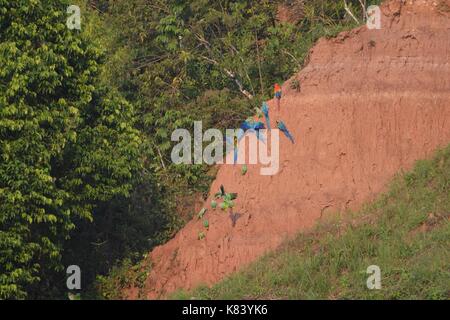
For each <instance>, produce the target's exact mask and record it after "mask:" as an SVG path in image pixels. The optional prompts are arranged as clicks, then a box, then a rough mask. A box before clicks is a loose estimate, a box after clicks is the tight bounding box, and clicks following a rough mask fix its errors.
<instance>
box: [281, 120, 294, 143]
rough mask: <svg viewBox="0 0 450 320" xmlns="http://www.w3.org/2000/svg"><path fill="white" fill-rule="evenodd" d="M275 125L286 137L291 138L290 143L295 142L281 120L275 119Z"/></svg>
mask: <svg viewBox="0 0 450 320" xmlns="http://www.w3.org/2000/svg"><path fill="white" fill-rule="evenodd" d="M277 127H278V129H280V131H281V132H283V133H284V135H285V136H286V137H288V138H289V140H291V142H292V143H295V142H294V138H293V137H292V135H291V133H290V132H289V130H288V129H287V127H286V125H285V124H284V122H283V121H277Z"/></svg>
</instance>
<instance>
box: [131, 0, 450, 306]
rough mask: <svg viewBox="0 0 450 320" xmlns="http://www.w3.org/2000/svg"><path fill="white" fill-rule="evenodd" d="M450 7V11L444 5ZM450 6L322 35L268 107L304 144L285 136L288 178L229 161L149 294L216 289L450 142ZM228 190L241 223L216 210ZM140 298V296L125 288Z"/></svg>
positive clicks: (156, 262) (392, 7)
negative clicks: (217, 197)
mask: <svg viewBox="0 0 450 320" xmlns="http://www.w3.org/2000/svg"><path fill="white" fill-rule="evenodd" d="M445 5H448V7H446V6H445ZM446 8H450V1H448V0H445V1H388V2H387V3H385V4H383V5H382V7H381V9H382V29H381V30H368V29H367V28H366V27H365V26H364V27H360V28H358V29H355V30H352V31H350V32H344V33H341V34H340V35H339V36H338V37H337V38H333V39H329V40H327V39H321V40H320V41H319V42H318V43H317V45H316V46H315V47H314V48H313V49H312V50H311V55H310V59H309V63H308V65H307V66H306V67H305V68H304V69H303V70H302V71H301V72H300V73H299V74H298V75H296V76H295V77H294V78H296V79H298V80H300V82H301V92H297V91H296V90H293V89H291V86H290V82H291V81H292V80H293V79H294V78H293V79H291V80H290V81H288V82H287V83H286V84H285V85H284V86H283V92H284V98H283V99H282V103H281V112H279V113H278V112H277V111H276V107H275V102H274V101H270V102H269V106H270V107H271V116H272V119H271V120H272V123H273V124H272V126H273V125H274V124H275V120H276V119H282V120H283V121H284V122H285V123H286V125H287V127H288V128H289V130H290V131H291V133H292V134H293V135H294V137H295V138H296V144H295V145H293V144H291V143H290V142H289V140H287V139H286V138H285V137H284V136H283V135H280V149H281V150H280V171H279V172H278V174H277V175H275V176H262V175H260V173H259V166H258V165H255V166H251V165H250V166H249V170H248V173H247V174H246V175H245V176H242V175H241V173H240V166H232V165H222V166H221V167H220V170H219V172H218V174H217V178H216V181H215V182H214V183H213V185H212V187H211V192H210V193H211V196H210V198H209V199H208V201H207V202H206V203H205V208H209V209H208V212H207V213H206V215H205V217H206V218H207V219H208V220H209V224H210V227H209V231H207V232H205V233H206V238H205V239H203V240H198V233H199V231H203V230H204V227H203V225H202V221H199V220H197V219H196V218H194V219H193V220H192V221H190V222H189V223H188V224H187V225H186V226H185V227H184V228H183V229H182V230H181V231H180V232H179V233H178V234H177V235H176V236H175V237H174V238H173V239H172V240H170V241H169V242H167V243H166V244H164V245H162V246H159V247H157V248H155V249H154V250H153V252H152V253H151V254H150V255H149V257H148V261H147V263H152V265H153V267H152V271H151V274H150V276H149V277H148V279H147V281H146V284H145V288H144V289H143V291H142V292H141V293H143V295H142V296H141V297H144V298H149V299H154V298H164V297H167V295H168V294H169V293H171V292H173V291H175V290H177V289H181V288H183V289H192V288H194V287H196V286H198V285H200V284H207V285H211V284H214V283H216V282H218V281H219V280H221V279H222V278H224V277H225V276H227V275H229V274H230V273H232V272H235V271H237V270H239V269H240V268H242V267H243V266H245V265H247V264H249V263H250V262H252V261H254V260H255V259H257V258H258V257H260V256H261V255H263V254H264V253H266V252H267V251H268V250H273V249H275V248H276V247H277V246H279V245H280V244H281V242H282V241H283V240H285V239H288V238H290V237H292V236H294V235H295V234H296V233H298V232H300V231H302V230H305V229H307V228H311V227H312V226H313V225H314V224H315V223H316V222H317V221H318V220H319V219H320V218H321V217H322V216H323V215H327V214H332V213H333V212H336V211H338V210H346V209H357V208H359V207H360V206H361V204H362V203H364V202H367V201H370V200H373V199H374V197H375V196H376V195H377V194H379V193H380V192H382V191H384V190H385V188H386V184H387V183H388V182H389V181H390V180H391V179H392V178H393V176H394V175H395V174H396V173H397V172H399V171H400V170H402V169H409V168H411V167H412V165H413V163H414V162H415V161H416V160H417V159H421V158H426V157H429V156H430V155H431V154H432V153H433V151H434V150H436V149H437V148H439V147H442V146H445V145H447V144H448V143H450V15H449V12H448V11H447V9H446ZM221 184H222V185H224V187H225V189H226V191H227V192H237V193H238V199H237V200H236V208H235V211H236V212H239V213H241V214H242V217H241V218H240V219H238V220H237V223H236V226H235V227H233V226H232V223H231V220H230V218H229V215H228V213H225V212H223V211H221V210H219V209H217V210H211V208H210V206H209V203H210V201H211V199H212V195H213V194H214V193H215V192H217V191H218V189H219V186H220V185H221ZM126 294H127V297H128V298H130V299H133V298H138V290H137V289H136V288H132V289H129V290H127V291H126Z"/></svg>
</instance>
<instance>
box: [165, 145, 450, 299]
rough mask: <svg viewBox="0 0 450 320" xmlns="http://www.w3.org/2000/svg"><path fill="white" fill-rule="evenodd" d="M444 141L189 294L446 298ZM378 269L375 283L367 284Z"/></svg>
mask: <svg viewBox="0 0 450 320" xmlns="http://www.w3.org/2000/svg"><path fill="white" fill-rule="evenodd" d="M449 214H450V146H448V147H447V148H445V149H444V150H441V151H439V152H437V154H436V156H435V157H434V158H433V159H432V160H425V161H418V162H417V164H416V165H415V167H414V169H413V170H412V171H410V172H408V173H402V174H399V175H398V176H397V177H396V178H395V179H394V181H393V182H392V183H391V185H390V188H389V191H388V192H387V193H385V194H383V195H381V196H380V197H379V198H378V200H376V201H375V202H373V203H371V204H369V205H366V206H365V207H363V208H362V209H361V210H359V211H357V212H349V213H345V214H342V215H341V216H342V217H341V218H339V217H338V216H339V215H336V216H334V218H330V219H328V220H327V221H323V222H322V223H321V224H320V225H318V226H317V227H316V228H315V229H314V230H312V231H310V232H307V233H302V234H299V235H298V236H297V237H296V238H295V239H294V240H292V241H290V242H288V243H285V244H284V245H283V246H282V247H281V248H279V249H278V250H276V251H275V252H273V253H271V254H268V255H266V256H264V257H262V258H261V259H260V260H258V261H257V262H255V263H253V264H252V265H250V266H249V267H247V268H246V269H245V270H243V271H242V272H240V273H236V274H233V275H231V276H230V277H228V278H227V279H225V280H224V281H222V282H220V283H218V284H217V285H215V286H213V287H212V288H206V287H201V288H198V289H196V290H194V291H193V292H177V293H175V294H174V295H173V296H172V298H175V299H189V298H192V297H195V298H198V299H448V298H449V297H450V283H449V279H450V255H449V250H448V248H450V225H449V219H448V218H449ZM370 265H377V266H379V267H380V268H381V285H382V288H381V289H380V290H369V289H368V288H367V286H366V281H367V278H368V277H369V274H367V273H366V270H367V267H368V266H370Z"/></svg>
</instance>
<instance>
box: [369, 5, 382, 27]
mask: <svg viewBox="0 0 450 320" xmlns="http://www.w3.org/2000/svg"><path fill="white" fill-rule="evenodd" d="M366 14H367V22H366V25H367V28H368V29H369V30H373V29H377V30H379V29H381V10H380V7H379V6H375V5H373V6H370V7H368V8H367V13H366Z"/></svg>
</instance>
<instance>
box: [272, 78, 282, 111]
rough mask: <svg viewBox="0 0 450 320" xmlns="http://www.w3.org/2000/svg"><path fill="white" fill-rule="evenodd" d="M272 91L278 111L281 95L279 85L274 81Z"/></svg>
mask: <svg viewBox="0 0 450 320" xmlns="http://www.w3.org/2000/svg"><path fill="white" fill-rule="evenodd" d="M273 91H274V94H275V98H276V99H277V106H278V111H280V101H281V96H282V92H281V86H280V85H279V84H278V83H275V85H274V87H273Z"/></svg>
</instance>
